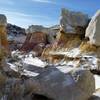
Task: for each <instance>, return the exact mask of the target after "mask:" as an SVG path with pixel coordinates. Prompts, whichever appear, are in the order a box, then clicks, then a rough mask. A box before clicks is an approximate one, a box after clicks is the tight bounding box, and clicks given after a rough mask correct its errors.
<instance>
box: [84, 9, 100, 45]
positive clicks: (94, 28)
mask: <svg viewBox="0 0 100 100" xmlns="http://www.w3.org/2000/svg"><path fill="white" fill-rule="evenodd" d="M85 36H86V37H89V39H90V43H91V44H94V45H96V46H100V10H98V11H97V12H96V14H95V15H94V16H93V17H92V19H91V21H90V23H89V25H88V27H87V29H86V34H85Z"/></svg>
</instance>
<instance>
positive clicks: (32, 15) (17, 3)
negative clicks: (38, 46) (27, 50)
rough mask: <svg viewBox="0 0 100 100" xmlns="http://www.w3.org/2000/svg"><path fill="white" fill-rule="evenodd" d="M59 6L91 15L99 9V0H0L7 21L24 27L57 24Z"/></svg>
mask: <svg viewBox="0 0 100 100" xmlns="http://www.w3.org/2000/svg"><path fill="white" fill-rule="evenodd" d="M61 8H66V9H70V10H73V11H82V12H83V13H86V14H88V15H89V16H92V15H93V14H94V13H95V12H96V11H97V10H98V9H100V0H0V13H1V14H5V15H6V16H7V19H8V22H10V23H12V24H16V25H19V26H22V27H25V28H27V27H28V26H29V25H31V24H39V25H44V26H52V25H55V24H58V23H59V17H60V11H61Z"/></svg>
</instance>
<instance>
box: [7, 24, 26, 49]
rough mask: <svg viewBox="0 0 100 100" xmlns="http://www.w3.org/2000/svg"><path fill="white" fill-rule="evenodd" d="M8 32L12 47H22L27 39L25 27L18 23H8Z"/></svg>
mask: <svg viewBox="0 0 100 100" xmlns="http://www.w3.org/2000/svg"><path fill="white" fill-rule="evenodd" d="M7 34H8V42H9V46H10V49H11V50H16V49H20V47H21V46H22V44H23V43H24V42H25V39H26V33H25V29H24V28H21V27H18V26H16V25H12V24H7Z"/></svg>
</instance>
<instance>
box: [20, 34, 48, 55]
mask: <svg viewBox="0 0 100 100" xmlns="http://www.w3.org/2000/svg"><path fill="white" fill-rule="evenodd" d="M46 44H47V36H46V34H45V33H43V32H33V33H29V34H28V35H27V37H26V40H25V43H24V44H23V45H22V47H21V50H22V51H32V50H33V51H35V52H36V53H37V54H38V55H41V53H42V50H43V48H44V47H45V45H46Z"/></svg>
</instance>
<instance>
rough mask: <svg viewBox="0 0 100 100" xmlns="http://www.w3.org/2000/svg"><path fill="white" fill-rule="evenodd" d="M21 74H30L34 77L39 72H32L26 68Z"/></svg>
mask: <svg viewBox="0 0 100 100" xmlns="http://www.w3.org/2000/svg"><path fill="white" fill-rule="evenodd" d="M21 75H25V76H30V77H35V76H38V75H39V73H36V72H32V71H28V70H25V69H24V71H23V72H22V73H21Z"/></svg>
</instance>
